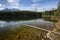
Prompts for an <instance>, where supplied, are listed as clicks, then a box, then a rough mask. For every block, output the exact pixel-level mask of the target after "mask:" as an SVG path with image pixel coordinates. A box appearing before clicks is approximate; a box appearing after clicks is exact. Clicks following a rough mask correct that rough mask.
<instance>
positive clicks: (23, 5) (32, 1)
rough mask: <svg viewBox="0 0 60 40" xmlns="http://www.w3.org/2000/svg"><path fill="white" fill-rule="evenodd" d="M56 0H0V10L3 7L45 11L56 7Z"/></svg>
mask: <svg viewBox="0 0 60 40" xmlns="http://www.w3.org/2000/svg"><path fill="white" fill-rule="evenodd" d="M57 4H58V0H0V10H3V9H5V8H9V9H13V8H16V9H20V10H29V11H35V9H37V11H45V10H50V9H52V8H54V9H56V8H57Z"/></svg>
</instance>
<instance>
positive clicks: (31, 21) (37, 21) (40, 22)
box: [0, 19, 54, 27]
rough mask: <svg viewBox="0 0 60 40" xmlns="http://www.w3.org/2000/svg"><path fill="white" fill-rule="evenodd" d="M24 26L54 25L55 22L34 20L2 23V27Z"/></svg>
mask: <svg viewBox="0 0 60 40" xmlns="http://www.w3.org/2000/svg"><path fill="white" fill-rule="evenodd" d="M23 24H29V25H40V24H41V25H53V24H54V23H53V22H50V21H45V20H44V19H34V20H25V21H9V22H7V21H0V27H6V26H21V25H23Z"/></svg>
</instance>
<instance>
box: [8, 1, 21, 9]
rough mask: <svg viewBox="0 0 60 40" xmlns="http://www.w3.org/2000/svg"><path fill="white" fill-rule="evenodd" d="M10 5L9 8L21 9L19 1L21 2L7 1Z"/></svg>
mask: <svg viewBox="0 0 60 40" xmlns="http://www.w3.org/2000/svg"><path fill="white" fill-rule="evenodd" d="M7 1H8V3H9V4H10V6H9V8H19V5H20V4H19V1H20V0H7Z"/></svg>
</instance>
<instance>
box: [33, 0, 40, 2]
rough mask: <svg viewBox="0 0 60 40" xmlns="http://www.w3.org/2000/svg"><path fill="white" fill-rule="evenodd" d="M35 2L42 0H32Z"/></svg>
mask: <svg viewBox="0 0 60 40" xmlns="http://www.w3.org/2000/svg"><path fill="white" fill-rule="evenodd" d="M32 1H33V2H39V1H40V0H32Z"/></svg>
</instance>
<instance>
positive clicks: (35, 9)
mask: <svg viewBox="0 0 60 40" xmlns="http://www.w3.org/2000/svg"><path fill="white" fill-rule="evenodd" d="M38 8H40V5H39V4H32V5H31V10H33V11H37V10H38Z"/></svg>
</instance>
